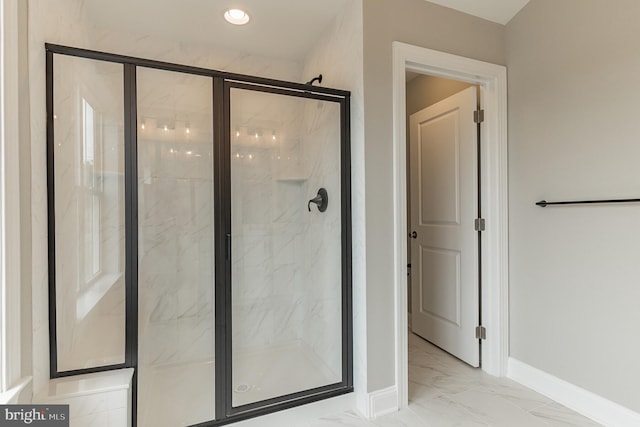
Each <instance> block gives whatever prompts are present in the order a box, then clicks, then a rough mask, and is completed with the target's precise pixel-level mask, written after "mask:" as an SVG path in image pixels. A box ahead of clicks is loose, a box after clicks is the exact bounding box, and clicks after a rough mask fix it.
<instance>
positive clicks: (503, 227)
mask: <svg viewBox="0 0 640 427" xmlns="http://www.w3.org/2000/svg"><path fill="white" fill-rule="evenodd" d="M407 70H409V71H413V72H417V73H421V74H429V75H432V76H438V77H444V78H449V79H455V80H460V81H465V82H469V83H473V84H478V85H479V86H480V102H481V105H482V108H483V109H484V110H485V122H484V125H483V126H482V135H481V137H482V152H481V181H482V182H481V191H482V201H481V203H482V214H483V217H484V218H485V223H486V231H485V232H484V233H483V235H482V236H483V238H482V248H481V249H482V253H483V254H487V255H490V256H483V257H482V277H481V280H482V284H483V285H482V300H481V304H482V324H483V326H485V328H486V329H487V339H486V341H483V342H482V354H481V357H482V369H483V370H484V371H485V372H487V373H489V374H491V375H495V376H505V375H506V374H507V361H508V357H509V341H508V340H509V317H508V315H509V306H508V304H509V300H508V191H507V190H508V188H507V179H508V176H507V173H508V170H507V70H506V68H505V67H504V66H502V65H496V64H490V63H487V62H482V61H477V60H474V59H469V58H464V57H461V56H456V55H452V54H449V53H444V52H438V51H435V50H431V49H426V48H422V47H418V46H413V45H409V44H405V43H400V42H394V43H393V114H394V116H393V165H394V171H393V177H394V178H393V179H394V182H393V187H394V288H395V298H396V301H395V302H396V305H395V310H396V328H397V329H396V385H397V387H398V407H399V408H403V407H405V406H407V404H408V350H407V340H408V336H407V335H408V332H407V331H408V328H407V323H408V320H407V274H406V264H407V244H406V239H407V216H406V213H407V206H406V203H407V202H406V201H407V188H406V171H407V164H406V150H407V146H406V145H407V144H406V131H407V130H406V104H405V103H406V81H405V73H406V71H407Z"/></svg>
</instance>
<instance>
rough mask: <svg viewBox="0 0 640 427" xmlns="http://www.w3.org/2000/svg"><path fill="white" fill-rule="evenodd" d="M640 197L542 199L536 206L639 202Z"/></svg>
mask: <svg viewBox="0 0 640 427" xmlns="http://www.w3.org/2000/svg"><path fill="white" fill-rule="evenodd" d="M638 202H640V199H612V200H580V201H570V202H566V201H565V202H547V201H546V200H540V201H539V202H537V203H536V206H540V207H542V208H546V207H547V206H551V205H589V204H605V203H638Z"/></svg>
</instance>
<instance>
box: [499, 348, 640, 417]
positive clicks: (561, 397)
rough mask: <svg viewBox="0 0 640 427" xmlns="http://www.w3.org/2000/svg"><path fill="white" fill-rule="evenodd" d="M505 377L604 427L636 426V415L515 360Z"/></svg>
mask: <svg viewBox="0 0 640 427" xmlns="http://www.w3.org/2000/svg"><path fill="white" fill-rule="evenodd" d="M507 376H508V377H509V378H511V379H512V380H514V381H516V382H518V383H520V384H522V385H524V386H526V387H528V388H530V389H532V390H535V391H537V392H538V393H540V394H543V395H545V396H547V397H549V398H550V399H553V400H555V401H556V402H558V403H560V404H562V405H564V406H566V407H568V408H570V409H573V410H574V411H576V412H578V413H580V414H582V415H584V416H585V417H588V418H591V419H592V420H594V421H596V422H598V423H600V424H603V425H605V426H616V427H627V426H629V427H634V426H640V414H638V413H637V412H634V411H632V410H630V409H628V408H625V407H624V406H622V405H619V404H617V403H615V402H612V401H610V400H608V399H606V398H604V397H602V396H598V395H597V394H594V393H592V392H590V391H587V390H585V389H583V388H580V387H578V386H576V385H573V384H571V383H568V382H566V381H564V380H561V379H560V378H557V377H554V376H553V375H550V374H548V373H546V372H544V371H541V370H539V369H537V368H534V367H533V366H529V365H527V364H526V363H523V362H521V361H519V360H517V359H514V358H511V357H510V358H509V373H508V374H507Z"/></svg>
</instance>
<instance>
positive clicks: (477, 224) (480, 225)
mask: <svg viewBox="0 0 640 427" xmlns="http://www.w3.org/2000/svg"><path fill="white" fill-rule="evenodd" d="M474 228H475V229H476V231H484V230H485V225H484V218H476V219H475V221H474Z"/></svg>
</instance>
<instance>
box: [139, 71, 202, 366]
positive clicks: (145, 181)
mask: <svg viewBox="0 0 640 427" xmlns="http://www.w3.org/2000/svg"><path fill="white" fill-rule="evenodd" d="M211 91H212V83H211V79H210V78H206V77H201V76H192V75H188V74H180V73H171V72H166V71H159V70H149V69H144V68H141V69H140V70H138V99H137V102H138V113H139V114H138V116H139V117H138V120H139V122H140V123H139V126H138V127H139V130H138V210H139V212H138V227H139V234H138V255H139V265H138V273H139V274H138V292H139V298H138V300H139V304H138V322H139V336H138V338H139V360H140V363H141V364H144V365H149V364H150V365H165V364H170V363H185V362H193V361H203V360H210V359H212V358H213V355H214V318H213V313H214V296H213V294H214V289H213V283H214V254H213V241H214V230H213V155H212V152H213V146H212V140H213V137H212V100H211V95H210V94H211ZM187 120H188V123H189V124H188V129H189V132H188V133H187V132H186V131H187ZM143 123H144V124H145V128H144V129H143V128H142V124H143ZM165 125H166V126H167V128H164V126H165ZM169 126H171V128H169ZM165 129H166V130H165Z"/></svg>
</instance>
